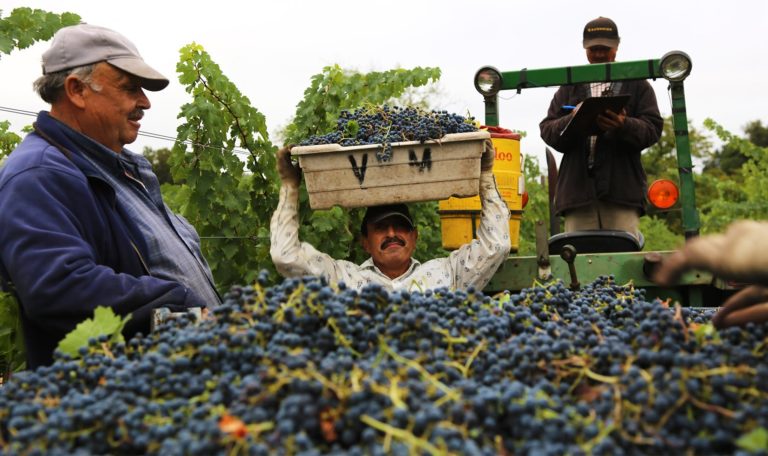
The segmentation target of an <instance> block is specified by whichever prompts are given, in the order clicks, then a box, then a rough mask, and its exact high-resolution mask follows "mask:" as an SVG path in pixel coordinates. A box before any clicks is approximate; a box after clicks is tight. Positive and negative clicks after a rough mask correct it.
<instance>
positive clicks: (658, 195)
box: [648, 179, 680, 209]
mask: <svg viewBox="0 0 768 456" xmlns="http://www.w3.org/2000/svg"><path fill="white" fill-rule="evenodd" d="M679 197H680V191H679V190H678V188H677V185H675V183H674V182H672V181H671V180H669V179H659V180H657V181H655V182H654V183H652V184H651V185H650V187H648V201H650V203H651V204H653V206H654V207H656V208H658V209H669V208H670V207H672V206H674V205H675V203H677V200H678V198H679Z"/></svg>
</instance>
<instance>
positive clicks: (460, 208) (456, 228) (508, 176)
mask: <svg viewBox="0 0 768 456" xmlns="http://www.w3.org/2000/svg"><path fill="white" fill-rule="evenodd" d="M491 141H492V142H493V146H494V148H495V149H496V157H495V159H494V165H493V174H494V176H495V177H496V185H497V186H498V188H499V193H500V194H501V196H502V198H504V201H506V203H507V206H508V207H509V210H510V220H509V236H510V241H511V244H512V251H513V252H516V251H517V250H518V248H519V247H520V220H521V218H522V214H523V197H522V196H523V191H524V190H525V188H524V183H523V175H522V171H521V159H520V135H518V134H516V133H512V132H510V131H509V130H503V129H495V131H491ZM481 209H482V205H481V204H480V197H479V196H473V197H470V198H448V199H446V200H442V201H440V202H439V203H438V212H439V214H440V222H441V225H442V226H441V231H442V237H443V248H445V249H447V250H455V249H457V248H459V247H461V246H462V245H464V244H466V243H467V242H469V241H471V240H472V239H474V238H475V237H476V235H475V233H476V232H477V228H478V226H479V225H480V211H481Z"/></svg>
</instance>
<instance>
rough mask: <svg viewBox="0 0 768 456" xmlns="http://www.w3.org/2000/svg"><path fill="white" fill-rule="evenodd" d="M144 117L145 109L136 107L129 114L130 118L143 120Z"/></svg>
mask: <svg viewBox="0 0 768 456" xmlns="http://www.w3.org/2000/svg"><path fill="white" fill-rule="evenodd" d="M143 117H144V110H143V109H135V110H133V111H131V113H130V114H128V120H141V119H142V118H143Z"/></svg>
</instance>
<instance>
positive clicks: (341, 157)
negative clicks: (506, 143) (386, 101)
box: [291, 107, 490, 209]
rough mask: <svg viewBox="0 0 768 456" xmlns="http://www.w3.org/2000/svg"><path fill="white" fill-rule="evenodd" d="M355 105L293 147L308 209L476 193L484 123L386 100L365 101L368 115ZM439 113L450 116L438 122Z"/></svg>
mask: <svg viewBox="0 0 768 456" xmlns="http://www.w3.org/2000/svg"><path fill="white" fill-rule="evenodd" d="M360 111H361V110H358V111H354V112H352V113H342V116H341V117H340V118H339V131H336V132H332V133H329V134H327V135H324V136H322V137H315V138H313V139H312V140H310V141H304V142H302V145H300V146H297V147H294V148H293V149H292V150H291V154H292V155H294V156H298V159H299V166H300V167H301V170H302V174H303V175H304V180H305V182H306V185H307V192H308V193H309V205H310V206H311V207H312V208H313V209H327V208H330V207H332V206H334V205H338V206H342V207H364V206H373V205H378V204H389V203H409V202H418V201H433V200H441V199H445V198H449V197H451V196H457V197H467V196H474V195H477V194H478V193H479V178H480V156H481V155H482V153H483V148H484V143H485V141H486V140H487V139H489V138H490V134H489V133H488V132H487V131H477V127H476V126H474V125H473V124H471V123H469V122H468V121H467V120H465V119H464V118H462V117H459V116H456V115H452V114H446V113H436V112H435V111H432V112H431V113H425V112H424V111H421V110H416V109H415V108H389V107H385V108H381V107H377V108H375V109H372V108H367V111H366V114H365V115H364V114H361V113H360ZM366 117H373V120H366ZM443 117H445V118H448V119H449V120H448V121H447V122H448V125H447V126H443V125H440V124H439V123H438V122H439V120H438V119H442V118H443ZM425 119H426V120H425ZM441 121H442V122H446V121H444V120H441ZM445 132H447V134H444V133H445ZM316 138H320V140H317V139H316Z"/></svg>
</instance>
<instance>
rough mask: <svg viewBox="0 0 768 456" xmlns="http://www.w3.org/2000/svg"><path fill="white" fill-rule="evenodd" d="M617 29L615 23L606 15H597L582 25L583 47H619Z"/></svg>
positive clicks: (619, 39)
mask: <svg viewBox="0 0 768 456" xmlns="http://www.w3.org/2000/svg"><path fill="white" fill-rule="evenodd" d="M619 41H621V38H619V29H618V27H616V23H615V22H613V21H612V20H610V19H608V18H607V17H602V16H600V17H598V18H597V19H592V20H591V21H589V22H587V25H585V26H584V49H589V48H591V47H592V46H607V47H610V48H616V47H619Z"/></svg>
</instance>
